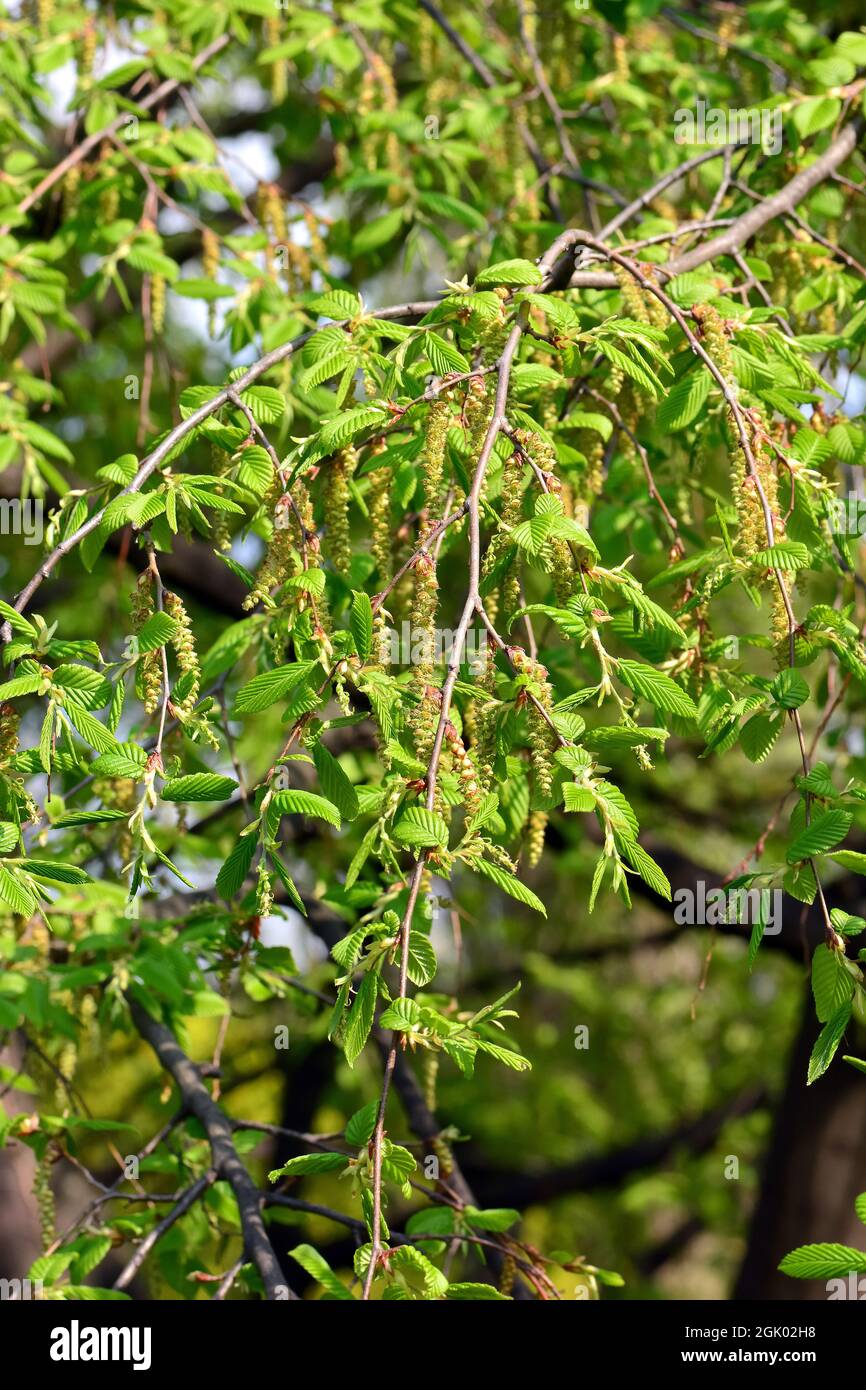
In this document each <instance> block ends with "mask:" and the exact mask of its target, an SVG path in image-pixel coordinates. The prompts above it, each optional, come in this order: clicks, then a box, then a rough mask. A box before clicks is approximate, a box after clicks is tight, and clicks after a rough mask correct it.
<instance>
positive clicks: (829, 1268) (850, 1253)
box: [779, 1245, 866, 1279]
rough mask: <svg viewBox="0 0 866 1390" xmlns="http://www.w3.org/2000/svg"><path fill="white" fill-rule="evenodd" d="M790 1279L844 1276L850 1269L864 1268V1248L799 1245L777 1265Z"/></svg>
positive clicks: (865, 1262) (865, 1254) (858, 1269)
mask: <svg viewBox="0 0 866 1390" xmlns="http://www.w3.org/2000/svg"><path fill="white" fill-rule="evenodd" d="M779 1269H780V1270H781V1271H782V1273H783V1274H789V1275H790V1276H791V1278H792V1279H834V1278H844V1277H845V1275H846V1274H849V1273H850V1272H851V1270H854V1271H857V1272H859V1271H860V1270H866V1250H855V1249H853V1248H852V1247H851V1246H850V1245H801V1246H799V1247H798V1248H797V1249H796V1250H792V1251H791V1253H790V1255H786V1256H785V1258H784V1259H783V1260H782V1262H781V1264H780V1265H779Z"/></svg>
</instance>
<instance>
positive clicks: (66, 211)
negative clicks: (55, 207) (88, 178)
mask: <svg viewBox="0 0 866 1390" xmlns="http://www.w3.org/2000/svg"><path fill="white" fill-rule="evenodd" d="M61 187H62V190H63V196H62V201H61V210H62V214H63V220H64V222H68V221H69V220H70V218H72V217H74V216H75V214H76V213H77V211H78V194H79V191H80V189H81V167H80V165H78V164H74V165H73V166H72V168H71V169H67V171H66V173H65V174H64V175H63V183H62V185H61Z"/></svg>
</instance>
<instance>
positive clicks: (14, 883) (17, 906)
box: [0, 864, 36, 917]
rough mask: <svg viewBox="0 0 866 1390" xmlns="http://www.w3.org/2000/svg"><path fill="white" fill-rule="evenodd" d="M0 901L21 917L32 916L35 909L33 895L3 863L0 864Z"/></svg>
mask: <svg viewBox="0 0 866 1390" xmlns="http://www.w3.org/2000/svg"><path fill="white" fill-rule="evenodd" d="M0 902H4V903H6V904H7V905H8V906H9V907H11V908H12V911H13V912H17V913H18V914H19V916H21V917H32V916H33V914H34V912H35V911H36V899H35V897H34V896H33V894H32V893H31V892H30V891H29V889H28V888H26V887H25V886H24V884H23V883H22V882H21V880H20V879H19V878H18V877H16V876H15V875H14V874H13V873H12V872H11V871H10V870H9V869H7V868H6V865H5V864H0Z"/></svg>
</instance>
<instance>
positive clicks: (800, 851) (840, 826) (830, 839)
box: [787, 811, 852, 864]
mask: <svg viewBox="0 0 866 1390" xmlns="http://www.w3.org/2000/svg"><path fill="white" fill-rule="evenodd" d="M851 821H852V816H851V814H850V812H848V811H828V812H827V813H826V815H823V816H816V817H815V819H814V820H813V821H812V823H811V825H807V826H806V829H805V830H801V831H800V834H799V835H797V836H796V837H795V838H794V840H793V842H792V843H791V844H790V845H789V846H788V854H787V860H788V863H789V864H796V863H798V862H799V861H800V860H801V859H811V858H812V857H813V855H815V854H826V853H827V851H828V850H831V849H833V848H834V846H835V845H838V844H839V843H840V841H842V840H844V839H845V836H846V835H847V834H848V831H849V830H850V828H851Z"/></svg>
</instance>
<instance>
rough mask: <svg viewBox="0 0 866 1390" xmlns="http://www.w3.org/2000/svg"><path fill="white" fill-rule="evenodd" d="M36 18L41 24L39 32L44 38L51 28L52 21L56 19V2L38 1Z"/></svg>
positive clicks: (51, 0) (50, 0) (48, 0)
mask: <svg viewBox="0 0 866 1390" xmlns="http://www.w3.org/2000/svg"><path fill="white" fill-rule="evenodd" d="M36 18H37V21H38V24H39V32H40V34H41V35H42V37H43V38H45V37H46V36H47V34H48V31H49V29H50V28H51V21H52V19H53V18H54V0H36Z"/></svg>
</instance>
